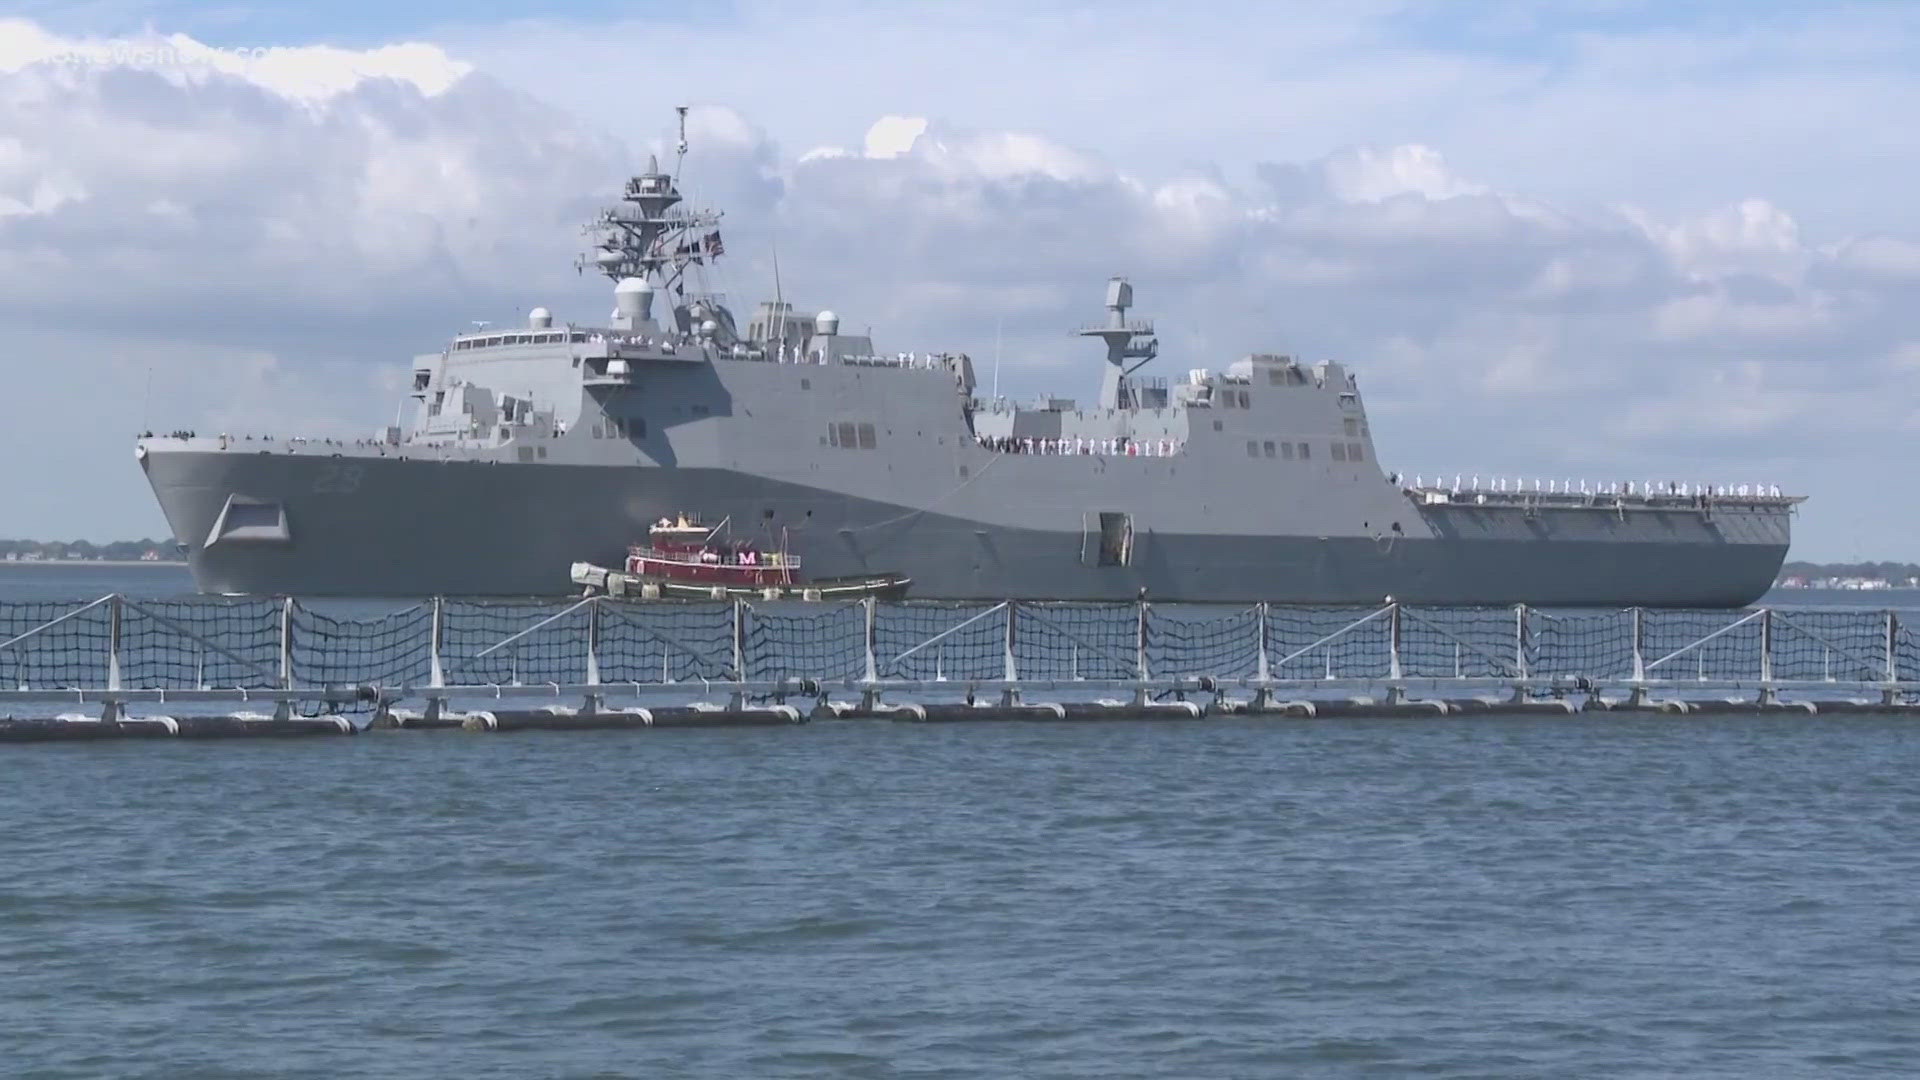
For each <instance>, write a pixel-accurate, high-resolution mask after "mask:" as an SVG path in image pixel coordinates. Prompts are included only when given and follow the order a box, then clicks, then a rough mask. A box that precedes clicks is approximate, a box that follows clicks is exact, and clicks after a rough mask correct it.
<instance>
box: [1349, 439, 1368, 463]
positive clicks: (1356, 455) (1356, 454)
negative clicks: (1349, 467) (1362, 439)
mask: <svg viewBox="0 0 1920 1080" xmlns="http://www.w3.org/2000/svg"><path fill="white" fill-rule="evenodd" d="M1347 460H1348V461H1365V460H1366V455H1364V454H1362V453H1361V452H1360V444H1359V443H1357V442H1351V443H1348V444H1347Z"/></svg>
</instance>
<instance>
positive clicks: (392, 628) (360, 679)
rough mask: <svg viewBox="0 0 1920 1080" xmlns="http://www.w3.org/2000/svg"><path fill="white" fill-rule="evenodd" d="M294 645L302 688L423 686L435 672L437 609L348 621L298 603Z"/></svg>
mask: <svg viewBox="0 0 1920 1080" xmlns="http://www.w3.org/2000/svg"><path fill="white" fill-rule="evenodd" d="M292 646H293V648H292V657H293V680H294V684H295V685H297V686H309V687H311V686H323V687H346V686H383V687H403V686H423V685H425V684H426V683H427V681H428V679H429V677H430V676H431V675H432V663H433V608H432V606H431V605H428V604H416V605H415V606H413V607H410V608H405V609H402V610H400V611H395V612H391V613H389V614H386V615H380V616H375V617H373V618H365V619H345V618H336V617H334V616H331V615H325V614H322V613H320V612H317V611H313V610H311V609H310V608H307V607H305V606H303V605H298V604H296V605H295V606H294V609H293V634H292Z"/></svg>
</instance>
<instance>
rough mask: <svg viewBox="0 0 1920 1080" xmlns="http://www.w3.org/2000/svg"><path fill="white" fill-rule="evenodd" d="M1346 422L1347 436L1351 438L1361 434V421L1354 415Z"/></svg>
mask: <svg viewBox="0 0 1920 1080" xmlns="http://www.w3.org/2000/svg"><path fill="white" fill-rule="evenodd" d="M1345 423H1346V425H1347V438H1349V439H1351V438H1353V437H1354V436H1355V435H1358V434H1360V421H1358V420H1355V419H1354V418H1353V417H1351V416H1349V417H1347V419H1346V421H1345Z"/></svg>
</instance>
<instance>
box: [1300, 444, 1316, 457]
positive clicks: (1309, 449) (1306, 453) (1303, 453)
mask: <svg viewBox="0 0 1920 1080" xmlns="http://www.w3.org/2000/svg"><path fill="white" fill-rule="evenodd" d="M1300 460H1301V461H1312V460H1313V444H1312V443H1301V444H1300Z"/></svg>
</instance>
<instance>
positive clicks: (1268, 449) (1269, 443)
mask: <svg viewBox="0 0 1920 1080" xmlns="http://www.w3.org/2000/svg"><path fill="white" fill-rule="evenodd" d="M1260 449H1262V450H1265V451H1266V452H1267V456H1268V457H1272V456H1273V440H1271V439H1269V440H1267V441H1266V442H1263V443H1261V444H1260Z"/></svg>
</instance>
